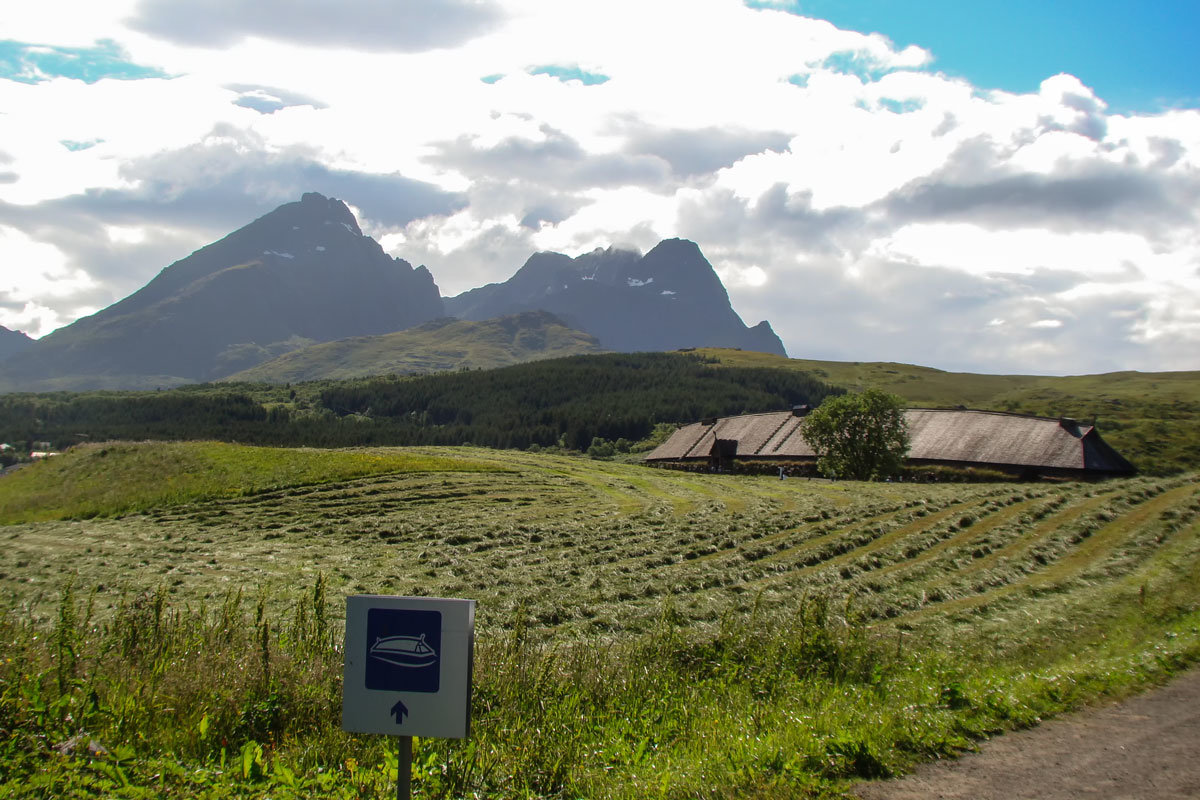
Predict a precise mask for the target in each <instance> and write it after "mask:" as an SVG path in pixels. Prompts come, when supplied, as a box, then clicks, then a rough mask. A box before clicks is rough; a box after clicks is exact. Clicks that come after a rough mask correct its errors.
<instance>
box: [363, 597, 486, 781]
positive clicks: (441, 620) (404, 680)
mask: <svg viewBox="0 0 1200 800" xmlns="http://www.w3.org/2000/svg"><path fill="white" fill-rule="evenodd" d="M474 644H475V601H474V600H457V599H444V598H433V597H394V596H390V595H369V594H360V595H354V596H352V597H349V598H347V599H346V661H345V671H344V680H343V684H342V729H343V730H346V731H353V732H356V733H383V734H387V735H389V736H399V737H400V753H399V763H398V774H397V779H396V797H398V798H400V799H401V800H407V798H409V797H410V796H411V788H410V787H411V780H412V737H414V736H429V737H434V738H441V739H465V738H466V737H467V736H468V734H469V733H470V725H471V667H472V657H473V655H474Z"/></svg>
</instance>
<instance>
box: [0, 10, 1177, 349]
mask: <svg viewBox="0 0 1200 800" xmlns="http://www.w3.org/2000/svg"><path fill="white" fill-rule="evenodd" d="M101 6H103V7H104V8H108V6H107V5H106V4H91V5H90V6H88V8H87V9H86V15H87V20H88V24H87V25H86V26H85V27H86V29H87V30H83V29H81V28H80V26H78V25H74V24H66V23H70V22H71V21H70V20H66V21H64V24H63V25H58V24H57V23H58V22H59V20H57V19H55V17H56V16H62V15H61V13H60V14H55V13H52V11H47V10H45V9H44V8H43V4H38V5H28V6H22V7H21V8H20V9H19V12H20V13H19V15H18V16H16V17H14V20H13V22H12V24H13V30H14V31H17V33H14V34H10V35H14V36H16V35H20V36H22V37H25V39H24V40H25V41H45V42H47V47H51V48H59V50H60V54H61V53H65V52H67V51H66V50H65V49H64V48H76V49H77V50H78V52H79V53H82V54H85V55H86V56H87V57H88V58H90V59H91V60H92V61H93V62H96V64H97V69H99V68H100V67H103V69H105V70H108V74H106V75H100V73H98V72H94V73H90V74H91V76H92V77H96V76H99V77H98V79H97V80H94V81H92V82H90V83H89V82H88V80H90V78H87V76H85V75H83V74H81V75H80V76H77V77H72V75H71V74H70V73H69V71H68V70H66V69H57V67H55V68H54V69H49V70H48V69H47V67H46V66H45V65H46V64H50V65H51V66H53V64H55V63H57V62H53V61H44V60H43V61H42V62H39V63H41V64H43V66H42V67H40V69H41V70H42V72H41V74H40V75H38V76H35V77H36V78H37V79H36V80H35V79H33V77H30V78H29V80H25V81H18V80H12V79H10V80H4V79H3V77H2V76H0V108H3V109H4V111H5V116H4V121H5V126H6V127H5V139H4V143H3V148H4V150H3V152H2V153H0V226H3V230H4V231H6V233H5V234H4V236H3V237H0V263H4V264H13V263H20V264H22V265H23V268H25V265H28V269H30V270H31V271H35V272H36V273H37V274H39V275H43V276H45V275H50V276H58V277H57V278H54V279H53V280H52V281H51V282H52V283H53V282H55V281H57V282H58V284H59V287H58V288H57V289H54V290H51V289H50V288H49V285H48V284H47V283H46V281H42V283H41V284H38V285H39V286H40V287H41V288H36V287H35V283H36V282H32V281H26V282H24V283H20V282H15V281H10V284H11V285H9V286H7V287H0V292H3V296H0V324H6V325H7V326H8V327H14V325H13V324H11V323H13V322H14V321H21V322H22V323H23V324H27V325H30V326H32V327H34V328H38V327H39V326H40V329H41V330H42V332H45V330H46V329H47V328H48V327H49V326H52V325H53V324H58V323H57V322H56V320H57V321H59V322H61V321H67V320H69V319H71V318H73V316H76V315H78V313H85V311H84V310H85V309H91V308H96V307H100V306H102V305H104V304H106V303H107V302H111V301H112V300H115V299H117V298H118V297H120V296H122V295H124V294H127V293H128V292H130V291H132V290H134V289H136V288H138V286H140V285H141V284H142V283H144V282H145V281H146V280H147V279H148V278H149V277H150V276H152V275H153V273H154V272H156V271H157V270H158V269H160V268H161V267H163V266H165V265H166V264H167V263H170V261H173V260H175V259H177V258H179V257H181V256H183V255H186V254H187V253H188V252H190V251H191V250H192V249H195V248H196V247H198V246H200V245H203V244H205V243H207V242H209V241H212V240H213V239H216V238H218V237H219V236H222V235H224V234H225V233H228V232H229V231H231V230H233V229H234V228H236V227H238V226H240V225H243V224H246V223H247V222H249V221H250V220H252V219H254V218H255V217H257V216H260V215H261V214H263V213H266V212H267V211H269V210H270V209H271V208H274V207H275V206H277V205H279V204H280V203H284V202H289V201H292V200H295V199H296V198H298V197H299V195H300V194H301V193H303V192H305V191H319V192H322V193H324V194H327V195H334V196H337V197H339V198H342V199H344V200H346V201H347V202H348V203H350V204H351V205H352V206H353V207H354V208H355V209H356V210H357V211H358V212H359V213H360V216H361V219H360V222H361V224H362V227H363V229H364V231H365V232H367V233H369V234H371V235H373V236H375V237H376V238H377V239H379V240H380V241H381V243H382V244H383V245H384V247H385V248H386V249H387V250H388V251H389V252H391V253H393V254H394V255H397V256H400V257H402V258H405V259H407V260H408V261H410V262H412V263H414V264H422V263H423V264H426V265H427V266H429V268H430V269H431V271H432V272H433V273H434V276H435V278H436V280H437V282H438V284H439V286H440V287H441V288H442V289H443V291H444V292H445V293H446V294H457V293H459V292H461V291H463V290H466V289H469V288H472V287H474V286H479V285H482V284H484V283H488V282H493V281H499V280H504V279H506V278H507V277H508V276H509V275H511V274H512V272H513V271H514V270H515V269H516V268H517V267H519V266H520V265H521V264H522V263H524V261H525V260H526V259H527V258H528V257H529V255H530V254H531V253H533V252H535V251H537V250H558V251H560V252H565V253H568V254H569V255H578V254H580V253H582V252H587V251H590V250H591V249H593V248H595V247H597V246H600V247H607V246H609V245H621V246H628V247H632V248H635V249H639V250H642V251H646V250H648V249H649V248H651V247H653V246H654V244H656V243H657V242H658V241H659V240H660V239H663V238H666V237H671V236H682V237H686V238H690V239H693V240H695V241H696V242H697V243H698V244H699V245H700V247H701V248H702V250H703V252H704V253H705V254H706V255H707V256H708V257H709V259H710V260H711V261H712V262H713V264H714V266H715V267H716V268H717V270H718V272H719V273H720V274H721V275H722V276H723V277H724V278H725V279H726V282H727V285H728V288H729V292H730V296H731V298H732V300H733V303H734V306H735V308H736V309H737V310H738V311H739V313H741V314H742V316H743V317H744V318H745V319H747V321H749V322H752V323H753V322H757V321H758V320H760V319H764V318H765V319H770V321H771V323H772V325H773V326H774V328H775V329H776V330H777V331H778V332H779V333H780V335H781V336H782V337H783V339H784V342H785V344H786V346H787V347H788V350H789V352H791V353H793V354H794V355H797V356H812V357H828V358H843V359H848V360H875V359H881V360H897V361H908V362H915V363H922V364H928V365H931V366H938V367H943V368H953V369H969V370H977V371H992V372H997V371H1010V372H1080V371H1100V370H1103V369H1117V368H1137V369H1164V368H1196V366H1197V364H1196V361H1195V355H1194V354H1195V353H1196V352H1200V311H1198V310H1197V309H1200V233H1198V231H1200V226H1197V224H1196V223H1197V221H1198V220H1197V211H1196V209H1197V208H1198V207H1200V202H1198V201H1200V112H1197V111H1195V110H1187V109H1177V110H1171V111H1166V112H1161V113H1142V114H1116V113H1113V112H1112V111H1111V110H1110V108H1109V107H1108V105H1106V102H1105V99H1104V98H1103V97H1101V96H1100V95H1099V94H1098V93H1097V92H1096V91H1094V90H1093V89H1092V88H1091V87H1090V86H1089V85H1087V83H1086V82H1085V81H1083V80H1080V79H1079V78H1078V77H1076V76H1072V75H1068V74H1059V75H1049V76H1046V77H1045V80H1043V81H1042V82H1041V84H1040V85H1039V86H1038V87H1037V88H1036V90H1034V91H1027V92H1014V91H1005V90H1002V89H1000V88H997V87H988V86H973V85H971V84H970V83H968V82H967V81H965V80H963V79H960V78H954V77H950V76H947V75H946V74H943V73H941V72H937V71H935V70H933V69H931V64H933V63H934V61H933V58H934V57H935V56H936V55H937V54H936V53H930V52H928V51H926V50H924V49H922V48H921V47H917V46H911V47H905V48H900V47H897V46H896V45H895V44H894V43H893V42H891V41H889V40H888V39H886V38H885V37H882V36H879V35H876V34H867V33H861V32H857V31H850V30H840V29H838V28H836V27H835V26H833V25H832V24H830V23H828V22H826V21H823V20H820V19H815V18H809V17H803V16H800V15H798V14H795V13H786V9H793V10H794V9H795V4H793V3H782V2H780V3H775V2H769V1H768V0H756V2H753V3H749V4H747V3H743V2H740V1H739V0H658V1H657V2H655V3H649V4H647V3H645V2H643V0H610V2H609V3H606V4H603V5H587V4H566V3H559V2H550V1H549V0H479V1H475V0H419V2H414V3H407V4H405V6H404V8H405V12H404V13H403V14H400V13H397V11H396V8H397V7H396V6H395V5H394V4H391V5H388V4H385V3H383V0H356V2H352V3H333V2H332V0H313V2H305V3H301V4H299V5H297V4H294V3H292V4H284V3H283V0H268V1H267V2H265V3H253V4H246V3H236V2H233V0H218V1H217V2H215V3H210V2H205V3H200V2H198V0H182V1H181V2H177V1H176V0H171V1H170V2H168V0H141V2H133V0H130V2H129V4H128V7H127V8H125V9H118V11H116V12H111V11H103V9H101ZM121 20H125V22H124V23H122V22H121ZM7 22H8V21H7V20H6V24H7ZM60 29H61V30H62V31H65V32H64V33H62V35H61V38H56V37H57V36H58V34H57V33H56V31H59V30H60ZM92 30H95V31H97V32H100V33H97V34H91V35H92V36H99V35H102V36H104V37H106V40H107V42H108V43H103V42H101V43H98V42H97V41H96V39H95V38H92V39H89V38H87V36H85V35H84V34H86V33H88V31H92ZM35 34H36V36H37V37H38V38H30V37H34V36H35ZM181 45H182V46H181ZM334 50H336V52H334ZM21 52H22V53H24V52H26V51H21ZM31 52H32V51H31ZM72 52H73V51H72ZM22 58H24V56H22ZM106 59H107V60H106ZM85 60H86V59H85ZM27 61H28V59H26V61H21V62H20V63H21V64H26V62H27ZM123 65H133V66H135V67H136V66H137V65H146V66H145V67H144V69H145V72H144V74H141V75H140V77H141V79H121V80H115V79H114V78H138V77H139V74H137V73H136V72H135V73H129V74H128V75H122V74H121V70H123V69H125V66H123ZM139 68H140V67H139ZM21 69H22V70H25V71H24V72H21V73H20V75H21V76H25V75H26V73H28V74H29V76H33V73H32V72H30V71H29V69H26V67H25V66H22V67H21ZM55 70H57V71H55ZM51 73H53V74H51ZM168 76H170V77H168ZM43 78H44V79H43ZM85 78H86V79H85ZM150 120H152V124H151V123H150V122H149V121H150ZM18 256H19V258H18ZM14 259H16V260H14ZM85 278H86V280H85ZM47 280H50V279H47ZM56 291H57V292H58V293H57V294H56V293H55V292H56ZM29 321H32V322H29ZM18 327H19V326H18Z"/></svg>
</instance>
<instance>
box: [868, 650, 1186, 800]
mask: <svg viewBox="0 0 1200 800" xmlns="http://www.w3.org/2000/svg"><path fill="white" fill-rule="evenodd" d="M856 791H857V793H858V796H859V797H860V798H862V800H918V799H919V800H959V798H962V800H968V799H969V800H1023V799H1024V798H1038V800H1066V799H1067V798H1105V800H1110V799H1111V800H1115V799H1117V798H1121V799H1123V800H1150V798H1154V799H1155V800H1159V799H1160V798H1200V670H1193V671H1192V672H1191V673H1189V674H1186V675H1184V676H1183V677H1180V678H1177V679H1176V680H1175V681H1173V682H1172V683H1170V684H1168V685H1166V686H1164V687H1162V688H1159V689H1155V690H1153V691H1151V692H1147V693H1146V694H1143V695H1139V696H1137V697H1132V698H1130V699H1128V700H1125V701H1123V702H1121V703H1117V704H1115V705H1110V706H1104V707H1099V708H1093V709H1090V710H1087V711H1082V712H1080V713H1078V714H1072V715H1070V716H1067V717H1063V718H1061V719H1055V720H1051V721H1049V722H1045V723H1042V724H1041V725H1039V726H1038V727H1036V728H1030V729H1029V730H1024V731H1018V732H1016V733H1010V734H1005V735H1004V736H1000V737H997V738H995V739H992V740H990V741H988V742H985V743H983V745H982V746H981V749H980V752H978V753H971V754H968V755H966V756H963V757H962V758H960V759H956V760H953V761H940V762H937V763H933V764H926V765H924V766H923V767H921V768H919V769H918V770H917V771H916V772H914V773H913V774H912V775H909V776H907V777H905V778H901V779H899V780H894V781H884V782H879V783H869V784H863V785H861V786H860V787H858V788H857V790H856Z"/></svg>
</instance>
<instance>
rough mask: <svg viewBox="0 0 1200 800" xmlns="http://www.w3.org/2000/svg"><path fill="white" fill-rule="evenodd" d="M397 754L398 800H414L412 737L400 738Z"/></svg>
mask: <svg viewBox="0 0 1200 800" xmlns="http://www.w3.org/2000/svg"><path fill="white" fill-rule="evenodd" d="M399 739H400V743H399V747H398V748H397V752H396V800H412V737H411V736H401V737H399Z"/></svg>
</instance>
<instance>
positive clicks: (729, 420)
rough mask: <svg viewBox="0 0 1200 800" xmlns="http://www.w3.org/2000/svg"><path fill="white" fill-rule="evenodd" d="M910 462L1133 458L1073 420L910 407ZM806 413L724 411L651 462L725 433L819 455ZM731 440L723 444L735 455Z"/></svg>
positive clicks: (767, 454) (1108, 461) (781, 456)
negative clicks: (807, 433)
mask: <svg viewBox="0 0 1200 800" xmlns="http://www.w3.org/2000/svg"><path fill="white" fill-rule="evenodd" d="M904 414H905V417H906V419H907V422H908V430H909V436H910V439H911V446H910V448H909V452H908V460H909V462H910V463H937V464H950V465H956V466H980V467H983V466H986V467H999V468H1003V469H1010V470H1014V469H1018V470H1024V469H1029V470H1038V471H1043V472H1054V473H1075V472H1079V473H1089V474H1097V473H1100V474H1130V473H1132V472H1133V471H1134V468H1133V465H1132V464H1130V463H1129V462H1128V461H1126V460H1125V459H1124V458H1122V457H1121V455H1120V454H1119V453H1117V452H1116V451H1115V450H1113V449H1112V447H1110V446H1109V445H1108V444H1106V443H1105V442H1104V440H1103V439H1101V438H1100V434H1099V433H1098V432H1097V431H1096V428H1095V426H1092V425H1080V424H1079V423H1077V422H1075V421H1074V420H1070V419H1055V418H1050V417H1032V416H1026V415H1023V414H1008V413H1004V412H1000V411H972V410H968V409H942V408H937V409H935V408H910V409H908V410H906V411H905V412H904ZM803 423H804V418H803V417H802V416H797V415H795V414H793V413H791V412H788V411H777V412H771V413H767V414H746V415H743V416H739V417H724V418H722V419H717V420H706V421H704V422H697V423H693V424H691V425H687V426H685V427H683V428H680V429H679V430H677V431H676V432H675V433H674V434H673V435H672V436H671V438H670V439H668V440H667V441H666V442H664V443H663V444H662V445H660V446H659V447H658V448H656V449H655V450H654V451H652V452H651V453H650V454H649V455H648V456H646V460H647V461H649V462H670V461H696V460H705V459H708V458H709V457H710V455H712V454H713V445H714V443H715V442H716V441H717V440H727V441H735V442H736V443H737V444H736V454H735V455H734V456H733V457H735V458H739V459H756V460H763V459H772V460H804V459H811V458H814V457H815V455H816V454H815V453H814V452H813V449H812V447H810V446H809V444H808V442H806V441H805V440H804V436H803ZM726 448H729V449H730V450H731V449H733V448H732V446H731V445H725V446H724V447H722V448H721V451H722V452H721V455H726V456H727V455H728V454H729V450H727V449H726Z"/></svg>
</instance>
